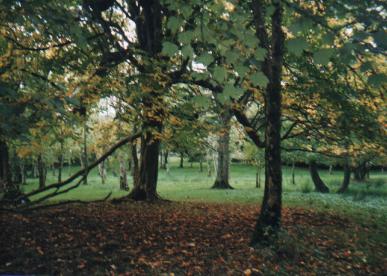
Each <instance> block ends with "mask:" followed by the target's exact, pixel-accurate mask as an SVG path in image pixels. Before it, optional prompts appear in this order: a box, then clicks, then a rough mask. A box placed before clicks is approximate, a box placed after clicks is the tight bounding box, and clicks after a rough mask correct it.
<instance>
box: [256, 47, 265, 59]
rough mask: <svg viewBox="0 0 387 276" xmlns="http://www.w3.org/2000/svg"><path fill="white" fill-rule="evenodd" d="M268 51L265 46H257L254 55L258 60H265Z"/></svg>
mask: <svg viewBox="0 0 387 276" xmlns="http://www.w3.org/2000/svg"><path fill="white" fill-rule="evenodd" d="M266 53H267V51H266V50H265V49H263V48H257V49H256V50H255V53H254V57H255V59H256V60H258V61H264V60H265V57H266Z"/></svg>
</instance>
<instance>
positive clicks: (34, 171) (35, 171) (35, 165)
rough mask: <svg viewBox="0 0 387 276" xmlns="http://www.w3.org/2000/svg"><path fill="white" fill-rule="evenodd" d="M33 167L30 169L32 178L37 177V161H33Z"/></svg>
mask: <svg viewBox="0 0 387 276" xmlns="http://www.w3.org/2000/svg"><path fill="white" fill-rule="evenodd" d="M33 166H34V168H33V170H32V177H33V178H38V177H39V171H38V163H37V162H34V165H33Z"/></svg>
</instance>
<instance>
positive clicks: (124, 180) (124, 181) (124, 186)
mask: <svg viewBox="0 0 387 276" xmlns="http://www.w3.org/2000/svg"><path fill="white" fill-rule="evenodd" d="M120 189H121V190H124V191H129V186H128V177H127V172H126V164H125V159H124V158H122V157H121V158H120Z"/></svg>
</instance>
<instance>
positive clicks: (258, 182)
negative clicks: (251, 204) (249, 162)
mask: <svg viewBox="0 0 387 276" xmlns="http://www.w3.org/2000/svg"><path fill="white" fill-rule="evenodd" d="M256 166H257V172H256V174H255V188H261V161H260V160H256Z"/></svg>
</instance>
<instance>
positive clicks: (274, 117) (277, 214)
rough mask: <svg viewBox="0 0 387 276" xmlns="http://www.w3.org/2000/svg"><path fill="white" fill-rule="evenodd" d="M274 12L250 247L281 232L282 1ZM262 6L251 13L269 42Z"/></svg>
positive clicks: (257, 5) (257, 1)
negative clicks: (260, 182) (261, 167)
mask: <svg viewBox="0 0 387 276" xmlns="http://www.w3.org/2000/svg"><path fill="white" fill-rule="evenodd" d="M273 4H274V7H275V10H274V13H273V15H272V20H271V23H272V38H271V40H272V45H271V48H272V49H271V51H272V52H271V58H266V59H265V62H264V66H263V67H264V68H263V71H264V73H265V75H266V76H267V77H268V79H269V84H268V85H267V87H266V93H265V120H266V126H265V192H264V197H263V201H262V207H261V212H260V215H259V217H258V220H257V223H256V225H255V229H254V233H253V236H252V240H251V243H252V244H257V243H261V244H270V243H271V241H272V239H273V238H276V236H277V233H278V230H279V229H280V222H281V210H282V167H281V79H282V62H283V47H284V34H283V31H282V27H281V24H282V7H281V1H273ZM263 8H264V4H263V2H262V1H260V0H255V1H254V2H253V12H254V17H255V24H256V30H257V36H258V38H259V39H260V40H261V44H262V46H266V47H268V45H265V44H267V43H265V42H264V41H262V39H268V37H267V33H265V32H264V31H262V28H264V27H265V25H264V16H263V12H262V9H263Z"/></svg>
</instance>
